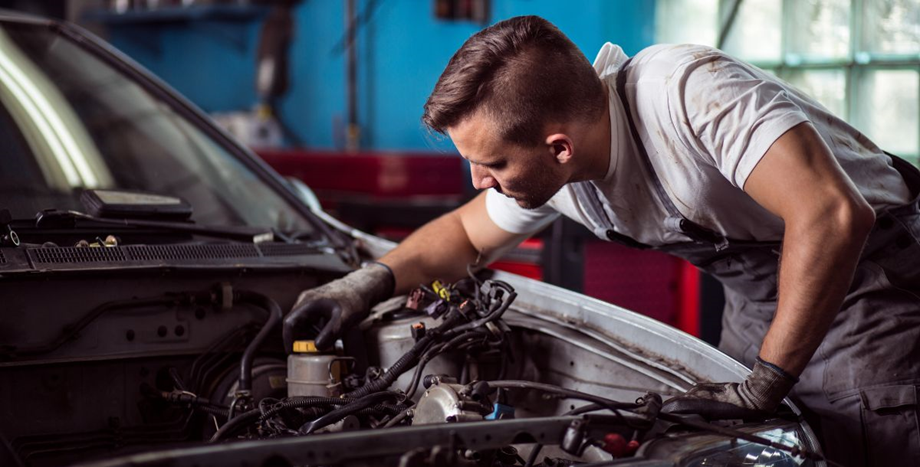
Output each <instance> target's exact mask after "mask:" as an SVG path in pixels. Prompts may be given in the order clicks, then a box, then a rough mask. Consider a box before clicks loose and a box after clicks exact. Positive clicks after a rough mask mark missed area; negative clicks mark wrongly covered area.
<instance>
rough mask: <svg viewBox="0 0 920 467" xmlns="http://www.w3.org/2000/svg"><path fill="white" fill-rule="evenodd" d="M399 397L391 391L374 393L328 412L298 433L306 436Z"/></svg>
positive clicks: (310, 422) (400, 395)
mask: <svg viewBox="0 0 920 467" xmlns="http://www.w3.org/2000/svg"><path fill="white" fill-rule="evenodd" d="M401 397H402V394H399V393H396V392H392V391H384V392H376V393H374V394H370V395H367V396H364V397H362V398H360V399H357V400H354V401H351V403H349V404H348V405H344V406H342V407H339V408H337V409H335V410H333V411H332V412H329V413H327V414H326V415H323V416H322V417H319V418H317V419H316V420H312V421H309V422H307V423H304V424H303V426H301V427H300V430H298V431H300V432H301V433H303V434H305V435H308V434H310V433H313V432H314V431H316V430H318V429H320V428H323V427H325V426H328V425H331V424H333V423H335V422H337V421H339V420H341V419H343V418H345V417H347V416H349V415H352V414H354V413H357V412H360V411H362V410H364V409H367V408H371V407H373V406H375V405H377V404H378V403H380V402H381V401H383V400H385V399H400V398H401Z"/></svg>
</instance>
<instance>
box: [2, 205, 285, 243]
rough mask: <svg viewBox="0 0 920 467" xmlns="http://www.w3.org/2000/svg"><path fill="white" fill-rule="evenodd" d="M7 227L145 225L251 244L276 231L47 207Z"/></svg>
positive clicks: (269, 237)
mask: <svg viewBox="0 0 920 467" xmlns="http://www.w3.org/2000/svg"><path fill="white" fill-rule="evenodd" d="M8 224H9V225H7V226H5V227H4V228H9V229H10V230H12V225H13V224H15V227H16V229H17V230H22V231H28V230H31V231H43V230H70V229H79V230H86V229H94V228H101V227H104V226H118V227H129V228H146V229H154V230H161V231H166V232H181V233H189V234H195V235H202V236H207V237H217V238H226V239H231V240H238V241H245V242H251V243H264V242H272V241H274V240H275V234H274V232H273V230H272V229H270V228H266V227H245V226H233V227H229V226H221V227H214V226H205V225H197V224H192V223H188V222H168V221H154V220H141V219H107V218H102V217H95V216H91V215H89V214H85V213H82V212H78V211H61V210H57V209H46V210H44V211H41V212H39V213H37V214H36V216H35V219H34V220H32V219H22V220H12V221H11V222H9V223H8Z"/></svg>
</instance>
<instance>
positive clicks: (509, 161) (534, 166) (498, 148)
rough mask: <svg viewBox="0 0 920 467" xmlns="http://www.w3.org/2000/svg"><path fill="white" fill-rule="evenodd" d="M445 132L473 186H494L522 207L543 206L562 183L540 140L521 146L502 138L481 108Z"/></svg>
mask: <svg viewBox="0 0 920 467" xmlns="http://www.w3.org/2000/svg"><path fill="white" fill-rule="evenodd" d="M447 134H448V135H449V136H450V139H451V140H452V141H453V142H454V146H456V147H457V150H458V151H460V155H461V156H463V158H464V159H466V160H468V161H469V162H470V173H471V175H472V178H473V186H474V187H476V189H478V190H484V189H488V188H495V190H496V191H498V192H499V193H501V194H503V195H505V196H507V197H509V198H513V199H514V200H515V201H516V202H517V204H518V205H519V206H521V207H522V208H524V209H536V208H538V207H540V206H543V205H544V204H546V202H547V201H549V200H550V198H552V197H553V195H555V194H556V192H558V191H559V189H560V188H562V186H563V185H564V184H565V183H566V178H565V174H564V172H563V171H562V170H561V168H560V167H559V166H558V165H559V164H557V163H556V159H555V157H554V156H553V154H552V152H551V151H549V149H547V148H545V147H544V145H542V144H540V145H536V146H533V147H523V146H520V145H517V144H511V143H508V142H505V141H504V140H502V138H501V137H500V136H499V134H498V131H497V129H496V125H495V124H493V123H492V120H491V119H490V118H489V117H487V116H485V115H483V113H482V112H476V113H474V114H473V115H472V116H470V117H468V118H466V119H465V120H463V121H461V122H460V123H458V124H456V125H454V126H452V127H450V128H448V129H447Z"/></svg>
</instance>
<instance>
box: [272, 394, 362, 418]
mask: <svg viewBox="0 0 920 467" xmlns="http://www.w3.org/2000/svg"><path fill="white" fill-rule="evenodd" d="M348 402H349V400H348V399H339V398H337V397H319V396H315V397H294V398H290V399H286V400H283V401H281V402H279V403H278V404H275V405H274V406H272V408H270V409H268V410H266V411H265V412H263V413H261V417H260V419H261V420H266V419H268V418H271V417H273V416H274V415H276V414H277V413H278V412H281V411H283V410H288V409H299V408H305V407H314V406H317V405H345V404H347V403H348Z"/></svg>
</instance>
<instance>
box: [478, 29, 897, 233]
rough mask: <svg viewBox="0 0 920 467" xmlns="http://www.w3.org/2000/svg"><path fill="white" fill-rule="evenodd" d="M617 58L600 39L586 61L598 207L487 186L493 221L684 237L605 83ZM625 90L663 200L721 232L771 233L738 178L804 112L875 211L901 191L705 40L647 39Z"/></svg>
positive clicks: (790, 92)
mask: <svg viewBox="0 0 920 467" xmlns="http://www.w3.org/2000/svg"><path fill="white" fill-rule="evenodd" d="M626 58H627V57H626V55H625V54H624V53H623V51H622V50H621V49H620V48H619V47H617V46H615V45H613V44H610V43H608V44H605V45H604V47H602V48H601V50H600V52H599V53H598V55H597V59H596V60H595V62H594V68H595V70H597V73H598V75H599V76H600V77H601V79H602V80H603V81H604V82H605V83H606V84H607V86H608V89H609V91H610V92H609V96H610V99H609V100H610V102H609V105H610V116H611V118H610V122H611V145H610V147H611V151H610V166H609V169H608V171H607V174H606V176H605V177H604V178H603V179H601V180H595V181H592V182H579V183H582V184H588V188H591V189H595V188H596V190H597V192H598V195H599V196H598V198H599V199H600V201H601V203H602V204H603V209H604V211H605V212H606V216H593V215H591V212H592V211H590V210H589V209H586V206H587V205H588V204H587V203H589V200H586V199H580V197H579V196H578V195H577V192H578V190H577V189H576V186H577V184H575V183H572V184H568V185H566V186H564V187H563V188H562V189H561V190H560V191H559V192H558V193H556V195H555V196H553V198H552V199H551V200H550V201H549V202H548V203H547V204H546V205H544V206H542V207H540V208H538V209H535V210H526V209H523V208H521V207H519V206H518V205H517V203H515V201H514V200H513V199H510V198H507V197H505V196H502V195H501V194H499V193H497V192H496V191H495V190H489V192H488V193H487V195H486V208H487V211H488V213H489V217H490V218H491V219H492V220H493V221H494V222H495V223H496V224H497V225H498V226H499V227H501V228H502V229H504V230H506V231H508V232H513V233H533V232H536V231H538V230H539V229H541V228H542V227H544V226H545V225H547V224H548V223H549V222H552V220H554V219H555V218H556V217H557V216H558V215H559V214H560V213H561V214H562V215H565V216H567V217H569V218H571V219H573V220H575V221H576V222H579V223H581V224H583V225H585V226H586V227H588V228H589V229H590V230H592V231H593V232H595V234H597V235H598V236H599V237H600V238H603V239H606V238H607V237H606V234H605V232H606V231H607V229H610V228H612V229H613V230H615V231H617V232H619V233H620V234H623V235H626V236H629V237H631V238H633V239H635V240H637V241H639V242H642V243H646V244H649V245H653V246H658V245H666V244H671V243H677V242H684V241H688V240H689V239H688V238H687V237H685V236H683V235H681V234H679V233H676V232H672V231H669V230H668V229H666V228H665V226H664V220H665V219H666V218H667V217H668V213H667V211H666V209H665V207H664V205H663V204H662V202H661V200H660V199H658V196H657V194H656V192H655V185H654V182H653V178H652V176H651V175H650V174H649V173H648V171H647V170H646V166H645V163H644V162H643V161H642V160H641V159H640V158H641V155H640V154H639V152H638V151H637V150H636V147H635V145H634V141H633V138H632V136H631V135H630V131H629V126H628V123H627V122H626V120H625V109H624V108H623V106H622V102H621V101H620V98H619V97H618V96H617V92H616V76H617V71H618V70H619V68H620V66H621V65H622V63H623V62H624V61H625V60H626ZM626 94H627V96H626V98H627V99H628V100H629V102H630V107H631V110H632V118H633V121H634V122H635V124H636V127H637V130H638V133H639V136H640V138H641V139H642V144H643V145H644V146H645V149H646V151H647V152H648V157H649V159H650V160H651V163H652V166H653V167H654V169H655V172H656V173H657V175H658V178H659V179H660V180H661V183H662V185H663V187H664V190H665V191H666V192H667V194H668V196H669V197H670V199H671V201H672V202H673V203H674V205H675V206H676V207H677V209H678V210H679V211H680V213H681V214H682V215H683V216H684V217H686V218H687V219H690V220H691V221H693V222H695V223H697V224H699V225H700V226H702V227H705V228H708V229H710V230H713V231H715V232H718V233H721V234H722V235H724V236H726V237H728V238H730V239H735V240H753V241H778V240H781V239H782V235H783V221H782V219H780V218H778V217H777V216H775V215H773V214H771V213H770V212H769V211H767V210H766V209H764V208H763V207H761V206H760V205H759V204H757V202H755V201H754V200H753V199H752V198H751V197H750V196H748V195H747V194H746V193H745V192H744V191H743V190H742V188H743V187H744V183H745V181H746V180H747V177H748V175H750V173H751V171H752V170H753V169H754V167H755V166H756V165H757V163H758V162H759V161H760V159H761V158H762V157H763V156H764V154H765V153H766V152H767V150H768V149H769V148H770V146H771V145H772V144H773V143H774V142H775V141H776V140H777V139H778V138H779V137H780V136H782V135H783V133H785V132H786V131H788V130H789V129H791V128H792V127H794V126H796V125H798V124H799V123H802V122H805V121H810V122H811V123H812V125H814V127H815V128H816V129H817V130H818V133H819V134H820V135H821V137H822V138H823V139H824V141H825V143H827V145H828V147H830V149H831V151H832V152H833V153H834V155H835V157H836V158H837V160H838V162H839V163H840V165H841V166H842V167H843V170H844V171H845V172H846V173H847V174H848V175H849V176H850V178H851V179H852V180H853V182H854V183H855V184H856V186H857V187H858V188H859V191H860V193H862V195H863V196H864V197H865V198H866V200H867V201H868V202H869V204H871V205H872V206H873V207H874V208H875V209H876V211H878V210H880V209H882V208H885V207H892V206H900V205H903V204H905V203H907V202H908V201H909V196H910V194H909V190H908V189H907V186H906V185H905V184H904V182H903V180H902V178H901V176H900V174H898V172H897V171H896V170H895V169H894V168H892V167H891V159H890V158H889V157H888V156H886V155H884V153H882V151H881V149H879V148H878V147H877V146H876V145H875V144H874V143H872V142H871V141H869V139H868V138H866V137H865V136H864V135H862V134H861V133H860V132H859V131H857V130H856V129H855V128H853V127H851V126H850V125H848V124H847V123H846V122H844V121H843V120H841V119H839V118H838V117H835V116H834V115H833V114H831V113H830V112H829V111H828V110H827V109H825V108H824V107H822V106H821V105H820V104H818V103H817V101H815V100H814V99H812V98H811V97H808V96H806V95H805V94H802V93H801V92H799V91H798V90H796V89H795V88H793V87H792V86H790V85H789V84H786V83H784V82H783V81H781V80H779V79H777V78H776V77H774V76H772V75H770V74H768V73H765V72H764V71H762V70H760V69H758V68H755V67H753V66H751V65H748V64H745V63H743V62H740V61H738V60H735V59H733V58H732V57H729V56H727V55H725V54H723V53H722V52H720V51H718V50H716V49H712V48H709V47H705V46H699V45H656V46H652V47H649V48H647V49H645V50H643V51H641V52H639V53H638V54H637V55H636V56H635V57H634V58H633V60H632V62H630V66H629V76H628V78H627V80H626ZM597 217H601V218H597Z"/></svg>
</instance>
